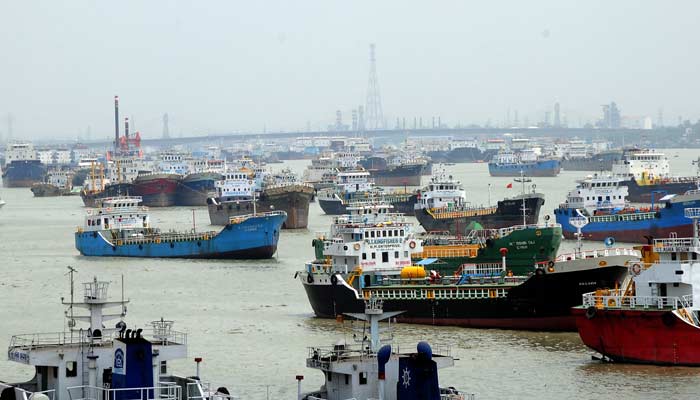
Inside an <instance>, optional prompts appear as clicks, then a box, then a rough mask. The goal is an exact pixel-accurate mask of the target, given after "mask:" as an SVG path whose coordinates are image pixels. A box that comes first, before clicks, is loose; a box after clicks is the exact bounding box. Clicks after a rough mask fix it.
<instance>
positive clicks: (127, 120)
mask: <svg viewBox="0 0 700 400" xmlns="http://www.w3.org/2000/svg"><path fill="white" fill-rule="evenodd" d="M124 137H125V138H126V140H124V143H125V149H124V150H126V151H128V150H129V117H126V118H124Z"/></svg>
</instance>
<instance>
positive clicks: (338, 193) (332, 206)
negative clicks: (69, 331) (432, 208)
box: [317, 170, 418, 215]
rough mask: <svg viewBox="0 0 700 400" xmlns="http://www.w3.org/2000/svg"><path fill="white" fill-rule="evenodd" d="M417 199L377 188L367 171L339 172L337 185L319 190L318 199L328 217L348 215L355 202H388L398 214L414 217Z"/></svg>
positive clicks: (406, 194) (403, 193) (409, 195)
mask: <svg viewBox="0 0 700 400" xmlns="http://www.w3.org/2000/svg"><path fill="white" fill-rule="evenodd" d="M417 198H418V197H417V194H415V193H411V192H408V191H406V190H403V191H391V192H387V191H384V190H381V189H379V188H377V187H376V186H375V183H374V181H373V180H372V179H371V178H370V173H369V172H367V171H365V170H354V171H345V172H339V173H338V174H337V176H336V182H335V185H334V186H333V187H330V188H325V189H321V190H319V191H318V197H317V199H318V204H319V206H321V209H322V210H323V212H324V213H326V214H327V215H343V214H346V213H347V211H348V210H347V207H348V205H349V204H352V203H355V202H370V203H372V202H375V203H376V202H386V203H390V204H391V205H393V206H394V209H395V210H396V211H397V212H400V213H404V214H409V215H413V208H414V205H415V204H416V201H417Z"/></svg>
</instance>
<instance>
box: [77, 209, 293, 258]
mask: <svg viewBox="0 0 700 400" xmlns="http://www.w3.org/2000/svg"><path fill="white" fill-rule="evenodd" d="M140 204H141V198H140V197H136V196H132V197H130V196H123V197H115V198H107V199H102V200H101V204H100V208H97V209H89V210H88V211H87V215H86V216H85V225H84V227H83V228H79V229H78V231H77V232H76V233H75V247H76V249H78V251H79V252H80V254H82V255H84V256H98V257H111V256H113V257H162V258H225V259H261V258H270V257H272V256H273V255H274V254H275V252H276V251H277V241H278V240H279V230H280V228H281V227H282V224H283V223H284V220H285V219H286V218H287V214H286V213H285V212H284V211H272V212H266V213H253V214H249V215H241V216H238V217H235V218H231V220H230V221H229V223H228V224H226V226H225V227H224V228H223V229H222V230H221V231H219V232H197V231H195V229H192V231H190V232H161V231H160V230H159V229H155V228H152V227H151V225H150V221H149V215H148V208H147V207H143V206H140Z"/></svg>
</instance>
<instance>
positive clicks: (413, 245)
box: [408, 240, 416, 249]
mask: <svg viewBox="0 0 700 400" xmlns="http://www.w3.org/2000/svg"><path fill="white" fill-rule="evenodd" d="M408 247H410V248H412V249H415V248H416V241H415V240H411V241H410V242H409V243H408Z"/></svg>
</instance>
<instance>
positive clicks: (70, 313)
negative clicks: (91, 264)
mask: <svg viewBox="0 0 700 400" xmlns="http://www.w3.org/2000/svg"><path fill="white" fill-rule="evenodd" d="M67 268H68V273H66V275H68V280H69V282H70V304H69V305H68V311H67V312H66V317H68V318H69V319H68V328H69V329H70V330H71V331H72V330H73V327H74V326H75V320H74V319H73V303H75V281H74V277H73V275H74V274H75V272H77V271H76V269H75V268H73V267H71V266H70V265H69V266H68V267H67Z"/></svg>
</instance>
